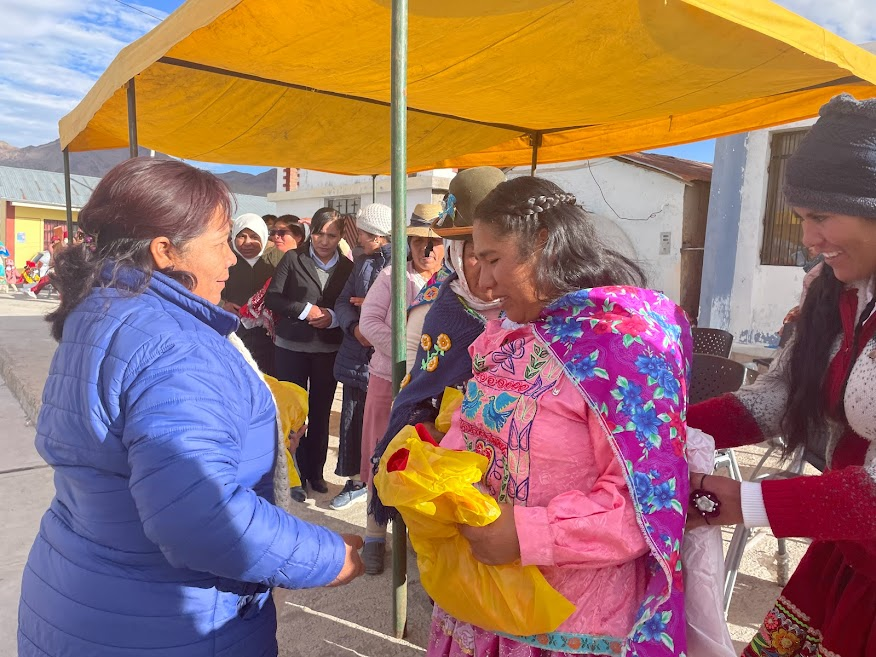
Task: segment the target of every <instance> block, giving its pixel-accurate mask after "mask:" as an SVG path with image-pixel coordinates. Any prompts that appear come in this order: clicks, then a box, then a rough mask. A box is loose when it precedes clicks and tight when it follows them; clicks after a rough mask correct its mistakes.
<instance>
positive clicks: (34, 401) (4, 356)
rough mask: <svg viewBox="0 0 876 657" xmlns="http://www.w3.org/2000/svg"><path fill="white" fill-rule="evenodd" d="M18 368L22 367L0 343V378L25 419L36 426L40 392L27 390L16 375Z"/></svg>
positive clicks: (40, 401) (40, 404)
mask: <svg viewBox="0 0 876 657" xmlns="http://www.w3.org/2000/svg"><path fill="white" fill-rule="evenodd" d="M18 367H23V365H22V364H21V363H16V362H15V358H14V357H13V356H12V354H11V353H10V352H9V351H8V350H7V349H6V347H5V346H4V345H3V344H2V343H0V377H2V378H3V380H4V381H5V382H6V386H7V387H8V388H9V391H10V392H11V393H12V396H13V397H15V398H16V399H17V400H18V403H19V404H21V408H22V410H23V411H24V414H25V415H26V416H27V419H28V420H30V422H31V424H33V425H36V422H37V417H38V416H39V414H40V407H41V406H42V393H41V391H40V392H34V391H33V390H30V389H29V388H28V386H27V384H26V383H25V382H24V381H23V380H22V379H21V377H20V376H19V375H18V373H17V370H18Z"/></svg>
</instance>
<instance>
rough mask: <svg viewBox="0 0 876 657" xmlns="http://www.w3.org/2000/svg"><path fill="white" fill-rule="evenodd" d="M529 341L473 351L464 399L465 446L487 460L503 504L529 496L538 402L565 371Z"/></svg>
mask: <svg viewBox="0 0 876 657" xmlns="http://www.w3.org/2000/svg"><path fill="white" fill-rule="evenodd" d="M530 344H531V345H532V349H530V350H527V348H526V346H525V345H526V341H525V340H522V339H516V340H511V341H509V342H506V343H505V344H503V345H502V346H501V347H500V348H499V349H498V350H497V351H496V352H493V353H492V354H490V355H489V356H488V357H485V356H483V355H480V354H474V356H473V358H472V362H473V366H474V371H475V375H474V377H473V379H472V380H470V381H469V382H468V385H467V387H466V392H465V397H464V398H463V401H462V410H461V413H462V416H463V418H464V420H463V422H462V423H461V424H460V428H461V429H462V432H463V436H464V437H465V441H466V447H467V448H468V449H469V450H470V451H474V452H477V453H478V454H483V455H484V456H486V457H487V459H488V460H489V462H490V467H489V469H488V470H487V474H486V476H485V478H484V482H485V483H486V484H487V487H488V488H489V490H490V492H491V493H492V494H493V495H494V496H495V497H496V499H497V500H498V501H499V502H501V503H507V502H510V503H512V504H522V505H525V504H526V501H527V499H528V498H529V463H530V461H529V438H530V433H531V431H532V424H533V422H534V420H535V414H536V411H537V409H538V401H537V400H538V398H539V397H540V396H541V395H543V394H544V393H546V392H547V391H548V390H550V389H551V388H553V387H554V386H555V385H556V383H557V380H558V379H559V378H560V376H561V375H562V368H561V367H553V368H552V367H550V365H549V363H550V362H551V361H553V360H554V359H553V357H552V356H551V354H550V352H549V351H548V350H547V349H545V348H544V347H542V346H541V345H539V344H538V343H534V342H530ZM488 360H489V362H490V365H487V361H488ZM485 391H486V392H485ZM499 434H502V435H504V436H506V438H505V440H502V439H501V438H499V437H498V436H499ZM506 441H507V442H506Z"/></svg>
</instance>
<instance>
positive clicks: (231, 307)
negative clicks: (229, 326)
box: [222, 301, 240, 315]
mask: <svg viewBox="0 0 876 657" xmlns="http://www.w3.org/2000/svg"><path fill="white" fill-rule="evenodd" d="M222 310H224V311H225V312H229V313H231V314H232V315H239V314H240V306H238V305H237V304H236V303H231V302H230V301H223V302H222Z"/></svg>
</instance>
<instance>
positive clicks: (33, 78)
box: [0, 0, 165, 146]
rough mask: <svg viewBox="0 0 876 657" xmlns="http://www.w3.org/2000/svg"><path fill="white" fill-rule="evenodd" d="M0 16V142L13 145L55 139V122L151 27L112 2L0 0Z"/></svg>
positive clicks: (145, 19) (138, 15) (149, 21)
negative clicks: (120, 51)
mask: <svg viewBox="0 0 876 657" xmlns="http://www.w3.org/2000/svg"><path fill="white" fill-rule="evenodd" d="M128 4H135V3H134V2H129V3H128ZM135 6H136V5H135ZM140 7H141V8H142V9H143V10H145V11H148V12H149V13H151V14H154V15H156V16H158V17H164V16H165V14H164V13H163V12H160V11H159V10H156V9H153V8H151V7H146V6H142V5H140ZM0 16H2V17H3V18H2V26H3V31H4V39H3V40H2V41H0V140H3V141H8V142H9V143H11V144H13V145H14V146H27V145H35V144H43V143H46V142H49V141H52V140H53V139H57V137H58V120H59V119H60V118H61V117H62V116H63V115H64V114H66V113H67V112H69V111H70V110H71V109H72V108H73V107H75V106H76V104H77V103H78V102H79V101H80V100H81V99H82V97H83V96H84V95H85V93H86V92H87V91H88V89H89V88H91V86H92V85H93V84H94V81H95V80H96V79H97V78H98V76H99V75H100V74H101V73H102V72H103V70H104V69H106V67H107V66H108V65H109V63H110V62H111V61H112V59H113V58H114V57H115V56H116V54H117V53H118V51H119V50H121V49H122V48H123V47H124V46H126V45H127V44H128V43H130V42H131V41H134V40H135V39H137V38H139V37H140V36H142V35H143V34H145V33H146V32H147V31H148V30H150V29H151V28H153V27H154V26H155V25H156V24H157V22H158V21H156V20H155V19H153V18H150V17H149V16H146V15H144V14H142V13H140V12H137V11H135V10H133V9H129V8H128V7H125V6H123V5H120V4H119V3H117V2H115V1H114V0H90V1H89V0H0Z"/></svg>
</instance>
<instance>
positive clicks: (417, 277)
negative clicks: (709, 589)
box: [359, 203, 444, 575]
mask: <svg viewBox="0 0 876 657" xmlns="http://www.w3.org/2000/svg"><path fill="white" fill-rule="evenodd" d="M440 210H441V207H440V206H438V205H434V204H424V203H421V204H419V205H417V206H416V207H415V208H414V212H413V214H412V215H411V220H410V222H409V224H408V228H407V237H408V247H409V251H410V254H411V255H410V257H411V259H410V261H409V262H408V263H407V267H406V270H405V278H406V281H407V287H406V290H405V307H407V306H409V305H410V304H411V303H412V302H413V301H414V299H415V298H416V296H417V294H418V293H419V291H420V290H421V289H423V287H424V286H425V285H426V283H427V282H428V281H429V280H430V279H431V278H432V276H433V275H434V274H435V273H436V272H437V271H438V270H439V269H441V267H442V265H443V264H444V242H443V240H442V239H441V237H440V236H438V234H437V233H435V232H434V231H433V230H432V226H431V224H430V222H429V220H430V219H432V218H434V217H436V216H437V215H438V213H439V212H440ZM392 298H393V291H392V266H389V267H386V268H385V269H384V270H383V271H382V272H380V275H379V276H378V277H377V280H376V281H375V282H374V285H373V286H372V287H371V289H370V290H369V292H368V295H367V296H366V297H365V302H364V303H363V304H362V315H361V317H360V318H359V330H360V331H361V332H362V335H363V336H364V337H365V339H366V340H367V341H368V342H369V343H371V344H372V345H374V351H373V353H372V355H371V361H370V363H369V366H368V375H369V378H368V393H367V395H366V398H365V412H364V416H363V424H362V457H361V462H360V476H361V479H362V481H363V482H364V483H365V484H366V485H369V484H370V483H371V476H372V466H371V456H372V454H373V453H374V448H375V447H376V446H377V442H378V441H379V440H380V439H382V438H383V436H384V434H385V433H386V428H387V425H388V424H389V415H390V411H391V410H392V398H393V388H392ZM385 557H386V527H385V526H384V525H381V524H379V523H377V522H375V520H374V519H373V518H372V517H371V516H370V515H369V516H368V522H367V527H366V531H365V549H364V551H363V552H362V559H363V561H364V562H365V572H366V573H367V574H369V575H379V574H380V573H382V572H383V570H384V567H385Z"/></svg>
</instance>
